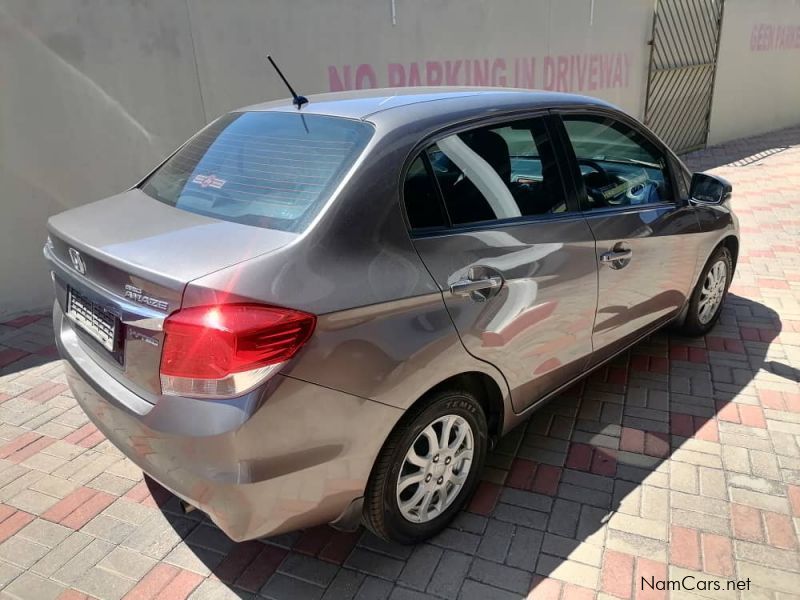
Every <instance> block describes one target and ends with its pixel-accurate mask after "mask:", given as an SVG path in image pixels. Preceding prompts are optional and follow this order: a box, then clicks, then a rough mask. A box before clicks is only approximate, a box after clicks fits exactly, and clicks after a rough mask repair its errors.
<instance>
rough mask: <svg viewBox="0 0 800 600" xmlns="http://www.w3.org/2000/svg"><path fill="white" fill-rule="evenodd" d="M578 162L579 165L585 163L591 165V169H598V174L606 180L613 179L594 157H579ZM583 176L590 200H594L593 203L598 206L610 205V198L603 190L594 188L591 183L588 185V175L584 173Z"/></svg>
mask: <svg viewBox="0 0 800 600" xmlns="http://www.w3.org/2000/svg"><path fill="white" fill-rule="evenodd" d="M578 164H579V165H585V166H587V167H589V168H590V169H592V170H594V171H596V172H597V174H598V175H599V176H600V177H601V178H602V179H604V180H605V181H610V180H611V179H610V177H609V175H608V171H606V170H605V169H604V168H603V167H602V166H601V165H600V163H598V162H597V161H596V160H592V159H589V158H579V159H578ZM587 175H590V173H587ZM582 177H583V181H584V187H586V193H587V195H588V197H589V200H590V201H591V202H592V204H594V205H595V206H596V207H597V206H600V207H604V206H609V202H608V200H607V199H606V197H605V196H604V195H603V194H602V193H601V192H599V191H597V190H596V189H594V188H592V187H591V186H589V185H586V175H583V176H582Z"/></svg>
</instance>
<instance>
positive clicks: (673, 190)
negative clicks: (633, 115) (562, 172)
mask: <svg viewBox="0 0 800 600" xmlns="http://www.w3.org/2000/svg"><path fill="white" fill-rule="evenodd" d="M562 122H563V129H562V134H563V135H564V138H565V142H566V143H565V145H566V146H567V151H568V152H569V153H570V154H571V156H570V163H571V164H572V171H573V180H574V181H575V182H576V188H577V190H578V198H579V201H580V204H581V209H582V210H583V213H584V215H585V217H586V220H587V221H588V223H589V227H590V228H591V231H592V233H593V234H594V237H595V238H596V240H597V264H598V274H599V275H598V285H599V289H598V305H597V316H596V319H595V323H594V332H593V343H594V347H595V352H596V353H595V357H594V358H595V361H599V360H603V359H604V358H606V357H608V356H609V355H611V354H613V353H615V352H617V351H618V350H619V349H620V348H622V347H624V346H625V345H627V344H629V343H630V342H631V341H632V340H633V339H634V338H636V337H637V336H639V335H642V333H643V332H646V330H647V329H648V328H649V327H652V326H654V325H656V324H657V323H659V322H663V321H664V320H666V319H668V318H669V317H671V316H672V315H674V314H675V313H677V312H678V311H679V310H680V309H681V308H682V306H683V304H684V302H685V301H686V298H687V294H688V293H689V290H690V288H691V285H692V280H693V277H694V272H695V268H696V262H697V244H698V242H699V235H698V234H699V233H700V227H699V224H698V222H697V218H696V216H695V214H694V211H693V210H692V208H691V207H690V206H689V205H688V204H687V203H686V202H685V201H683V200H682V199H681V195H680V194H679V193H677V189H678V188H679V187H680V185H681V183H680V182H679V181H678V180H677V179H675V178H674V177H673V173H672V170H671V159H670V154H669V153H668V152H667V151H665V150H664V149H663V148H662V147H661V145H660V144H659V143H658V142H657V141H656V140H654V139H652V138H651V137H650V135H649V134H647V133H646V132H645V131H644V130H640V128H638V127H637V126H636V125H635V124H633V123H632V122H630V121H628V120H627V119H624V118H622V117H617V116H615V115H612V114H610V113H609V114H603V113H588V114H587V113H583V112H574V113H564V114H562Z"/></svg>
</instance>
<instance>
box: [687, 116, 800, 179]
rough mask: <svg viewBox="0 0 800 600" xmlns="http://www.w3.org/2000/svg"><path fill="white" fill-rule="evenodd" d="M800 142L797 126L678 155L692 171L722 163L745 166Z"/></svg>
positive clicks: (799, 128) (704, 169)
mask: <svg viewBox="0 0 800 600" xmlns="http://www.w3.org/2000/svg"><path fill="white" fill-rule="evenodd" d="M798 144H800V126H798V127H789V128H787V129H781V130H780V131H772V132H769V133H765V134H762V135H757V136H754V137H750V138H743V139H738V140H732V141H730V142H725V143H723V144H719V145H717V146H711V147H709V148H704V149H702V150H697V151H695V152H689V153H687V154H684V155H682V156H681V158H682V159H683V161H684V162H685V163H686V165H687V166H688V167H689V168H690V169H691V170H692V171H707V170H709V169H715V168H717V167H722V166H726V165H728V166H734V167H746V166H748V165H752V164H754V163H756V162H758V161H760V160H763V159H765V158H768V157H770V156H774V155H776V154H780V153H781V152H785V151H786V150H788V149H790V148H792V147H793V146H797V145H798Z"/></svg>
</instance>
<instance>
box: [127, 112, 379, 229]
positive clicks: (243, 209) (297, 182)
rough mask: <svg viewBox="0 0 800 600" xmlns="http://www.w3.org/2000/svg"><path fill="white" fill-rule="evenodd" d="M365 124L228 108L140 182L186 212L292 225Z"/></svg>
mask: <svg viewBox="0 0 800 600" xmlns="http://www.w3.org/2000/svg"><path fill="white" fill-rule="evenodd" d="M372 132H373V128H372V126H371V125H369V124H367V123H363V122H361V121H353V120H350V119H342V118H337V117H328V116H323V115H307V114H303V113H301V112H297V113H279V112H245V113H232V114H229V115H225V116H224V117H222V118H220V119H218V120H217V121H215V122H214V123H212V124H211V125H210V126H209V127H207V128H206V129H204V130H203V131H201V132H200V133H198V134H197V135H196V136H195V137H193V138H192V139H191V140H190V141H189V142H188V143H187V144H186V145H185V146H184V147H183V148H181V149H180V150H179V151H178V152H177V153H175V154H174V155H173V156H172V157H171V158H169V160H167V161H166V162H165V163H164V164H163V165H162V166H161V167H159V169H158V170H157V171H156V172H155V173H153V174H152V175H151V176H150V177H149V178H148V179H147V180H145V182H144V183H143V184H142V185H141V189H142V191H143V192H144V193H146V194H147V195H149V196H151V197H153V198H155V199H156V200H159V201H161V202H164V203H166V204H169V205H171V206H175V207H177V208H181V209H184V210H187V211H190V212H194V213H199V214H203V215H207V216H211V217H215V218H218V219H224V220H226V221H235V222H238V223H244V224H246V225H255V226H259V227H267V228H270V229H280V230H283V231H293V232H299V231H302V230H303V229H305V227H306V226H307V225H308V224H309V222H310V221H311V220H313V218H314V217H315V216H316V214H317V213H318V212H319V210H320V208H321V207H322V206H323V205H324V203H325V201H326V200H327V199H328V198H329V197H330V195H331V193H332V192H333V190H334V189H335V188H336V186H337V184H338V183H339V182H341V180H342V178H343V177H344V175H345V174H346V173H347V171H348V169H350V167H351V166H352V165H353V163H354V162H355V160H356V159H357V158H358V156H359V155H360V154H361V152H362V151H363V149H364V147H365V146H366V144H367V142H368V141H369V139H370V137H371V135H372Z"/></svg>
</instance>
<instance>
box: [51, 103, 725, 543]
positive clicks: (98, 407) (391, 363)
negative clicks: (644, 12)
mask: <svg viewBox="0 0 800 600" xmlns="http://www.w3.org/2000/svg"><path fill="white" fill-rule="evenodd" d="M730 196H731V187H730V185H729V184H728V183H726V182H725V181H724V180H721V179H718V178H715V177H713V176H710V175H706V174H695V175H691V174H690V173H689V172H688V171H687V169H686V167H685V166H684V165H683V164H682V163H681V161H680V160H679V159H678V158H677V157H676V156H675V154H674V153H673V152H671V151H670V150H669V149H668V148H666V147H665V146H664V145H663V144H662V143H661V142H660V141H659V139H658V138H657V137H655V136H654V135H653V134H652V133H650V132H649V131H648V130H647V129H646V128H645V127H643V126H642V125H640V124H639V123H638V122H636V121H635V120H634V119H632V118H631V117H629V116H626V115H625V114H623V113H622V112H620V111H619V110H617V109H615V108H613V107H612V106H610V105H608V104H606V103H604V102H602V101H600V100H596V99H591V98H585V97H580V96H573V95H565V94H555V93H546V92H532V91H519V90H502V89H493V90H472V89H454V88H440V89H409V90H404V91H400V90H371V91H367V92H352V93H343V94H332V95H320V96H317V97H312V98H311V101H310V103H308V104H306V105H305V106H302V108H301V109H298V108H296V107H295V106H294V105H293V104H292V103H291V102H289V101H280V102H274V103H268V104H261V105H257V106H253V107H249V108H245V109H242V110H239V111H236V112H232V113H230V114H227V115H225V116H223V117H221V118H219V119H217V120H216V121H214V122H213V123H211V124H210V125H208V126H207V127H206V128H205V129H203V130H202V131H200V132H199V133H198V134H197V135H195V136H194V137H193V138H191V139H190V140H189V141H188V142H186V143H185V144H184V145H183V146H182V147H180V148H179V149H178V150H177V151H175V152H174V153H173V154H172V155H171V156H169V157H168V158H167V159H166V160H165V161H164V162H163V163H162V164H161V165H160V166H158V167H157V168H156V169H155V170H154V171H153V172H152V173H151V174H149V175H148V176H147V177H146V178H145V179H144V180H143V181H142V182H141V183H139V184H138V185H136V186H135V187H134V188H132V189H130V190H128V191H126V192H124V193H122V194H119V195H116V196H113V197H111V198H108V199H105V200H101V201H99V202H95V203H93V204H87V205H85V206H81V207H79V208H76V209H73V210H69V211H67V212H64V213H62V214H59V215H57V216H54V217H52V218H51V219H50V221H49V223H48V231H49V239H48V241H47V245H46V247H45V255H46V257H47V259H48V261H49V264H50V268H51V270H52V274H53V281H54V284H55V294H56V302H55V309H54V323H55V331H56V341H57V345H58V348H59V351H60V353H61V356H62V357H63V358H64V359H65V362H66V369H67V376H68V379H69V383H70V386H71V388H72V390H73V392H74V395H75V398H76V399H77V401H78V402H79V403H80V405H81V406H82V407H83V409H84V410H85V411H86V414H87V415H88V416H89V418H90V419H91V420H92V422H94V424H95V425H96V426H97V427H98V428H99V429H100V431H102V432H103V433H104V434H105V435H106V436H107V437H108V439H109V440H110V441H111V442H112V443H113V444H114V445H116V446H117V447H118V448H119V449H120V450H121V451H122V452H124V453H125V454H126V455H127V456H128V457H129V458H130V459H131V460H132V461H133V462H134V463H136V464H137V465H138V466H139V467H141V469H142V470H143V471H144V472H145V473H146V474H148V475H149V476H150V477H151V478H152V479H154V480H155V481H157V482H159V483H160V484H162V485H163V486H164V487H166V488H167V489H169V490H170V491H172V492H173V493H175V494H176V495H177V496H178V497H180V498H181V499H182V500H183V501H184V502H185V503H187V504H188V505H191V506H194V507H198V508H200V509H201V510H203V511H204V512H205V513H207V514H208V515H209V516H210V517H211V519H212V520H213V521H214V522H215V523H216V524H217V525H218V526H219V527H220V528H221V529H222V530H223V531H224V532H225V533H227V534H228V535H229V536H230V537H231V538H233V539H234V540H245V539H251V538H256V537H260V536H265V535H272V534H277V533H280V532H283V531H287V530H294V529H299V528H303V527H307V526H312V525H317V524H322V523H332V524H333V525H334V526H337V527H340V528H354V527H355V526H357V525H358V524H359V522H363V523H364V524H366V526H367V527H369V528H370V529H371V530H373V531H374V532H375V533H376V534H378V535H379V536H381V537H383V538H386V539H390V540H394V541H397V542H401V543H413V542H417V541H419V540H422V539H425V538H427V537H429V536H431V535H433V534H434V533H436V532H438V531H439V530H441V529H442V528H443V527H445V526H446V525H447V524H448V522H449V521H450V520H451V519H452V518H453V517H454V516H455V514H456V513H457V512H458V511H459V509H460V508H461V507H462V506H463V505H464V502H465V501H466V500H467V499H468V498H469V497H470V495H471V493H472V492H473V491H474V489H475V487H476V485H477V483H478V480H479V479H480V477H481V470H482V465H483V463H484V459H485V456H486V453H487V450H488V449H490V448H491V447H492V446H493V444H495V443H496V441H497V440H498V439H499V438H500V437H501V436H502V435H503V434H504V433H506V432H507V431H509V430H510V429H512V428H513V427H514V426H515V425H517V424H519V423H520V422H521V421H522V420H523V419H525V418H526V417H528V416H529V415H530V414H531V413H532V412H533V411H534V410H535V409H536V408H537V407H539V406H540V405H541V404H542V403H544V402H546V401H548V400H549V399H551V398H552V397H553V396H555V395H557V394H558V392H559V391H560V390H562V389H564V388H565V387H566V386H568V385H570V384H571V383H572V382H574V381H575V380H576V379H578V378H580V377H582V376H584V375H586V374H587V373H589V372H590V371H592V370H593V369H595V368H597V367H599V366H601V365H603V364H604V363H606V362H607V361H609V360H610V359H612V358H613V357H614V356H616V355H617V354H619V353H621V352H624V351H625V350H626V349H628V348H629V347H630V346H631V345H632V344H635V343H636V342H637V341H638V340H640V339H642V338H643V337H645V336H647V335H649V334H651V333H652V332H654V331H655V330H657V329H658V328H660V327H662V326H664V325H666V324H668V323H672V324H673V325H676V326H678V327H680V328H682V330H683V331H684V332H685V333H686V334H690V335H702V334H704V333H705V332H707V331H708V330H709V329H710V328H711V327H712V326H713V325H714V323H715V322H716V320H717V318H718V317H719V314H720V308H721V306H722V302H723V298H724V296H725V293H726V291H727V289H728V286H729V284H730V282H731V277H732V276H733V273H734V268H735V266H736V258H737V253H738V248H739V241H738V225H737V220H736V217H735V216H734V214H733V213H732V212H731V208H730V202H729V198H730Z"/></svg>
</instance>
